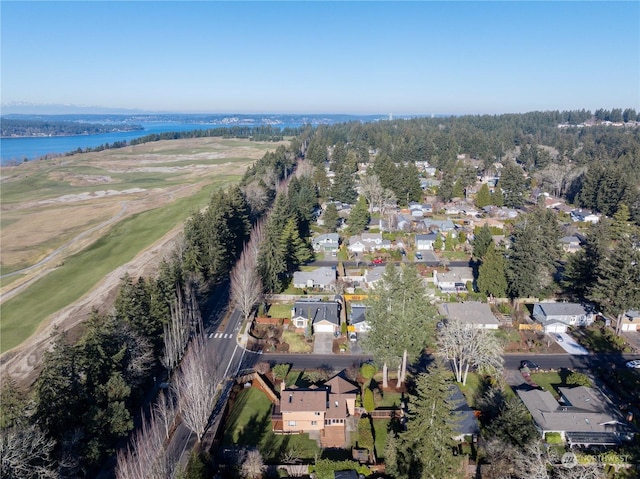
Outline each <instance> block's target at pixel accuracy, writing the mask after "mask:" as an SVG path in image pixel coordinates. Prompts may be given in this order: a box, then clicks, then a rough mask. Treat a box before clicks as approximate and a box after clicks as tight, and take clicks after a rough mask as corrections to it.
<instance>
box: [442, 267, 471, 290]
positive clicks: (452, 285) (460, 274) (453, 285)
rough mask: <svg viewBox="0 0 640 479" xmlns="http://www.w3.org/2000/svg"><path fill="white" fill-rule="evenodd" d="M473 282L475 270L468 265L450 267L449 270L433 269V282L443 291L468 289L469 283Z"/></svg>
mask: <svg viewBox="0 0 640 479" xmlns="http://www.w3.org/2000/svg"><path fill="white" fill-rule="evenodd" d="M469 281H471V282H473V270H472V269H471V268H469V267H467V266H460V267H454V268H450V269H449V271H445V272H438V271H437V270H433V282H434V284H435V285H436V287H437V288H438V289H439V290H440V291H442V292H443V293H459V292H464V291H467V283H468V282H469Z"/></svg>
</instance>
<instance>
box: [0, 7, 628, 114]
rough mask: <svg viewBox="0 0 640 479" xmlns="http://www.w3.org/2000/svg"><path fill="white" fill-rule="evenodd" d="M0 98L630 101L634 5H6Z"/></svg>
mask: <svg viewBox="0 0 640 479" xmlns="http://www.w3.org/2000/svg"><path fill="white" fill-rule="evenodd" d="M0 8H1V22H2V23H1V30H2V51H1V87H0V88H1V90H0V93H1V100H2V103H3V104H7V103H11V102H30V103H35V104H74V105H85V106H103V107H111V108H132V109H143V110H154V111H176V112H210V113H214V112H220V113H231V112H236V113H353V114H367V113H376V114H388V113H393V114H398V115H399V114H431V113H436V114H440V113H444V114H463V113H474V114H475V113H491V114H492V113H505V112H525V111H532V110H556V109H558V110H565V109H578V108H586V109H590V110H592V111H593V110H595V109H597V108H600V107H603V108H607V109H610V108H616V107H618V108H627V107H632V108H636V109H638V110H640V2H638V1H627V2H585V1H580V2H578V1H575V2H566V3H565V2H555V1H541V2H484V1H476V2H457V1H451V2H428V1H424V2H382V1H381V2H270V1H263V2H214V1H201V2H186V1H181V2H168V1H143V2H125V1H111V2H92V1H83V2H58V1H49V2H31V1H26V2H25V1H19V2H18V1H10V0H2V2H0Z"/></svg>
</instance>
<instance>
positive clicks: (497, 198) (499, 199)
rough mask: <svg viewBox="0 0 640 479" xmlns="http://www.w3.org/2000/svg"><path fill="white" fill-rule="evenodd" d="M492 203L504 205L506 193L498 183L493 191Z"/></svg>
mask: <svg viewBox="0 0 640 479" xmlns="http://www.w3.org/2000/svg"><path fill="white" fill-rule="evenodd" d="M491 204H492V205H494V206H504V194H503V193H502V188H500V185H497V186H496V187H495V188H494V189H493V193H491Z"/></svg>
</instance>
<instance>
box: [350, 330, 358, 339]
mask: <svg viewBox="0 0 640 479" xmlns="http://www.w3.org/2000/svg"><path fill="white" fill-rule="evenodd" d="M357 340H358V335H357V334H356V332H355V331H351V332H350V333H349V341H357Z"/></svg>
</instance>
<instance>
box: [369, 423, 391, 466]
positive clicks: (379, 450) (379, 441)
mask: <svg viewBox="0 0 640 479" xmlns="http://www.w3.org/2000/svg"><path fill="white" fill-rule="evenodd" d="M390 425H391V419H374V420H373V432H374V434H375V438H374V439H375V447H376V458H377V459H378V460H381V459H384V446H385V443H386V441H387V435H388V434H389V426H390Z"/></svg>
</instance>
